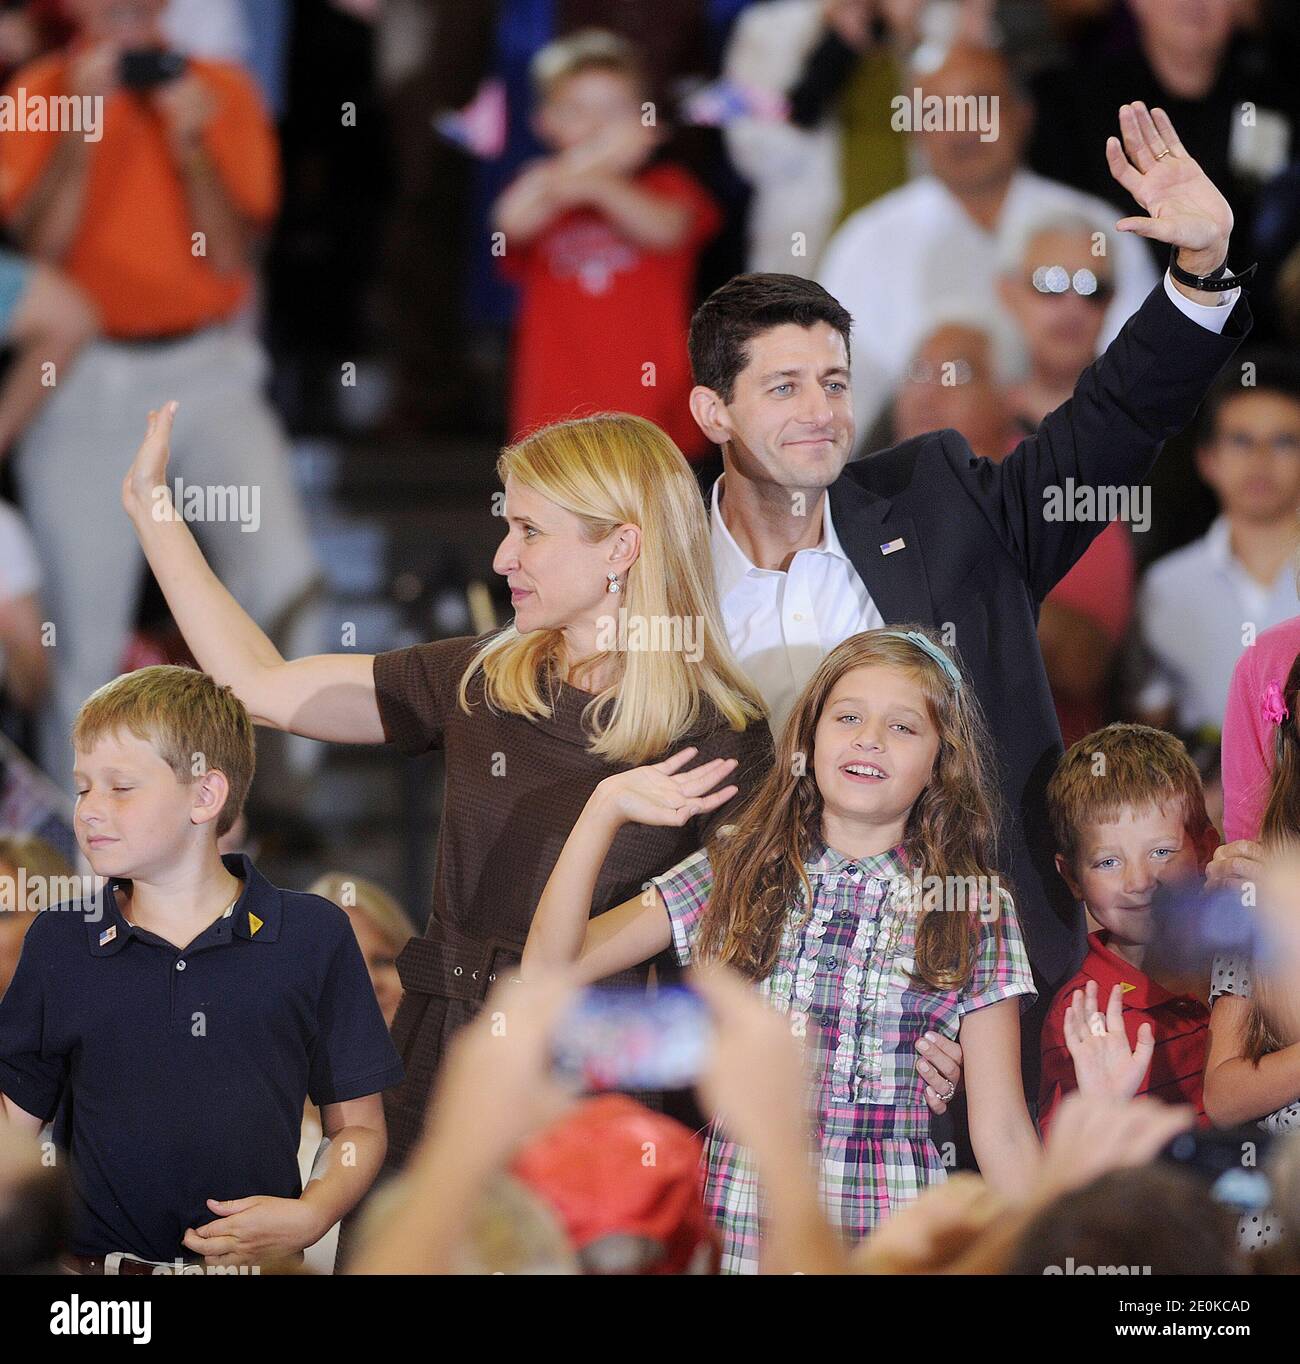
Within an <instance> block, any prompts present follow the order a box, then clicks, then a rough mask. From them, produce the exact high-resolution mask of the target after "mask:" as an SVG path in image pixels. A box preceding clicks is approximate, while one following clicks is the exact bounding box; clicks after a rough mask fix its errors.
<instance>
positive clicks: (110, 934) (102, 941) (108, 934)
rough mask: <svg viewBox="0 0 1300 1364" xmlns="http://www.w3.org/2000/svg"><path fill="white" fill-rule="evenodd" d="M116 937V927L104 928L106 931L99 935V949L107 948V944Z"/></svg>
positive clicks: (114, 925)
mask: <svg viewBox="0 0 1300 1364" xmlns="http://www.w3.org/2000/svg"><path fill="white" fill-rule="evenodd" d="M116 937H117V925H116V924H113V926H112V927H111V928H106V929H105V930H104V931H103V932H102V933H101V934H100V935H99V945H100V946H101V947H107V946H108V944H109V943H111V942H112V941H113V939H114V938H116Z"/></svg>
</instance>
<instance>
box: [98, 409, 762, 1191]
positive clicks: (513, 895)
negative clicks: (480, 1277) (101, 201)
mask: <svg viewBox="0 0 1300 1364" xmlns="http://www.w3.org/2000/svg"><path fill="white" fill-rule="evenodd" d="M175 410H176V404H175V403H169V404H168V405H167V406H166V407H165V408H164V409H163V410H162V411H161V412H158V413H151V414H150V417H149V429H148V433H147V435H146V437H145V440H144V443H143V444H142V445H141V447H140V451H139V453H138V454H137V456H136V459H135V463H134V464H133V465H132V467H131V469H130V471H129V472H128V474H127V476H126V479H125V481H124V483H123V489H122V496H123V503H124V505H125V507H126V510H127V513H128V514H129V515H130V517H131V519H132V521H133V523H134V525H135V528H136V533H137V535H138V536H139V538H140V543H141V545H142V546H143V548H144V552H145V554H146V556H147V557H148V560H149V564H150V566H151V568H152V569H153V572H154V576H155V577H156V578H157V580H158V582H159V584H160V586H161V587H162V590H163V592H164V594H165V595H166V598H167V602H168V605H169V606H170V607H171V610H172V614H173V616H174V617H175V619H176V621H177V624H178V625H179V626H180V628H181V630H182V632H183V633H184V636H185V640H186V642H187V644H188V645H189V647H190V650H191V651H192V653H193V654H194V657H195V658H196V659H197V660H198V662H199V664H200V666H201V667H203V668H205V669H206V670H207V671H208V672H210V673H211V674H212V675H213V676H214V677H216V678H217V679H218V680H219V681H221V682H224V683H227V684H229V685H230V687H232V688H233V690H234V691H235V694H236V695H237V696H238V697H239V698H240V700H242V701H243V702H244V704H245V705H246V706H247V707H248V709H249V711H250V712H251V714H252V715H253V717H254V719H255V720H256V721H257V722H258V723H260V724H263V725H268V726H271V727H273V728H275V729H281V730H287V731H290V732H292V733H294V734H303V735H307V736H309V737H311V738H316V739H324V740H328V741H331V742H334V743H373V744H379V743H391V744H394V745H396V746H397V747H398V748H399V749H401V750H402V751H403V752H404V753H408V754H418V753H424V752H427V751H429V750H431V749H439V748H440V749H442V750H443V752H444V755H445V760H446V790H445V796H444V800H443V812H442V828H441V831H440V835H439V843H438V857H437V865H436V869H435V873H434V886H433V907H432V912H431V915H430V918H429V924H428V928H427V930H426V932H425V934H424V936H423V937H420V938H416V939H413V940H412V941H411V942H410V943H409V944H408V945H407V946H406V948H405V949H404V950H403V952H402V953H401V955H400V957H399V958H398V962H397V969H398V972H399V974H400V976H401V979H402V985H403V987H404V994H403V997H402V1002H401V1005H400V1006H399V1008H398V1011H397V1016H396V1018H395V1020H394V1023H393V1038H394V1040H395V1042H396V1043H397V1046H398V1050H399V1051H400V1052H401V1054H402V1058H403V1061H404V1063H405V1066H406V1078H405V1081H404V1083H403V1084H402V1085H401V1086H399V1087H397V1088H395V1089H392V1090H389V1091H388V1092H387V1094H386V1095H385V1101H386V1103H385V1107H386V1112H387V1118H388V1135H389V1160H390V1164H400V1163H401V1162H403V1161H404V1160H405V1157H406V1154H407V1152H408V1151H409V1150H410V1148H411V1146H412V1145H413V1143H414V1142H415V1139H416V1137H417V1136H418V1134H419V1131H420V1127H421V1125H422V1122H423V1117H424V1109H425V1105H426V1100H427V1098H428V1094H429V1090H430V1086H431V1084H432V1081H433V1076H434V1072H435V1071H436V1069H437V1066H438V1063H439V1060H440V1058H441V1056H442V1054H443V1050H444V1047H445V1044H446V1041H447V1039H448V1038H449V1037H450V1036H451V1035H452V1034H453V1033H454V1032H455V1031H456V1029H457V1028H459V1027H460V1026H461V1025H462V1024H463V1023H465V1022H466V1021H467V1020H468V1019H469V1018H471V1017H472V1016H473V1015H474V1014H475V1013H476V1012H477V1010H478V1008H479V1006H480V1004H481V1003H482V1000H483V997H484V994H485V992H486V991H487V989H488V987H489V985H490V984H491V982H492V981H493V980H494V979H495V978H496V977H497V976H498V975H501V974H503V973H511V972H513V971H514V970H515V968H516V966H517V963H518V961H519V958H520V956H521V955H522V951H523V942H524V939H525V938H526V936H527V933H528V926H529V923H530V922H531V919H532V914H533V909H534V907H535V906H536V904H537V901H538V900H539V899H540V897H541V893H542V889H543V887H544V886H545V885H546V882H547V878H548V877H549V875H550V872H551V868H552V866H553V865H554V863H555V859H556V858H557V857H558V856H559V853H560V849H561V848H562V847H563V846H564V842H565V839H566V838H567V837H568V835H569V831H570V829H571V828H572V826H573V824H574V822H575V821H576V819H577V817H578V815H579V813H580V812H581V810H582V809H583V806H584V805H585V804H586V802H587V799H588V797H590V795H591V793H592V792H593V791H594V790H595V788H596V786H597V784H598V783H599V782H601V781H602V780H603V779H604V778H605V777H607V776H611V775H613V774H614V773H616V772H621V771H626V770H628V769H630V768H633V767H640V766H643V765H645V764H647V763H654V762H657V761H662V760H664V759H666V758H667V757H668V755H669V754H672V753H676V752H678V751H679V750H680V749H682V748H683V747H687V748H690V749H691V750H692V751H693V761H694V762H695V763H696V764H697V767H696V769H695V775H692V774H690V773H687V774H680V775H678V776H677V777H675V778H673V781H674V783H675V785H676V786H677V787H678V789H679V791H680V807H679V814H680V820H681V822H680V825H679V826H678V827H675V828H672V827H655V828H650V827H642V826H636V825H628V826H627V827H626V828H625V829H624V830H622V831H621V832H620V834H619V836H618V838H617V839H615V841H614V843H613V846H612V847H611V848H610V851H609V856H608V857H607V858H606V859H605V863H604V866H603V867H602V868H601V871H600V875H599V877H598V879H597V883H596V886H595V888H594V893H593V895H592V905H593V907H599V908H603V907H604V906H606V905H610V904H618V903H621V902H622V901H624V900H625V899H627V898H628V897H629V896H631V895H634V894H637V893H639V892H640V891H641V890H642V888H643V886H644V885H645V884H646V883H647V882H648V881H649V880H650V878H651V877H653V876H656V875H658V874H659V873H661V872H664V871H666V870H667V869H668V868H669V867H671V866H673V865H674V864H675V863H676V862H679V861H680V860H681V859H682V858H683V857H685V856H686V855H687V853H689V852H692V851H693V850H694V849H696V848H697V847H699V846H701V844H702V843H703V842H704V841H705V840H706V839H707V838H708V836H709V835H710V833H712V832H713V831H714V830H715V829H716V828H717V827H718V826H719V825H721V824H723V823H725V822H726V820H727V817H728V815H729V813H730V811H731V809H732V805H733V800H732V799H731V798H733V797H735V796H736V795H737V794H738V793H741V792H744V793H747V792H748V791H749V790H750V788H751V787H752V786H753V785H754V784H755V783H756V781H757V779H758V778H760V777H761V776H763V775H764V774H765V773H766V770H767V768H768V766H769V765H770V763H771V755H772V740H771V734H770V732H769V730H768V726H767V722H766V720H765V719H764V718H763V709H762V702H761V701H760V700H759V698H758V696H757V693H756V692H755V691H754V689H753V687H752V686H751V684H750V683H749V682H748V681H747V680H746V678H745V677H744V675H743V674H742V673H741V672H740V671H739V669H738V668H737V666H736V664H735V662H734V660H733V658H732V656H731V653H730V650H729V647H728V644H727V635H726V631H725V630H724V628H723V626H722V623H721V620H720V617H719V612H718V605H717V601H716V598H715V595H714V587H713V571H712V565H711V561H710V557H709V531H708V522H707V519H706V517H705V512H704V508H703V505H702V503H701V501H700V496H699V492H698V490H697V487H696V484H695V480H694V478H693V476H692V474H691V472H690V468H689V466H688V465H687V463H686V461H685V459H684V458H683V457H682V454H681V452H680V451H679V450H678V449H677V447H676V446H675V445H674V444H673V443H672V441H671V440H669V439H668V437H667V436H666V435H665V434H664V433H663V432H662V431H660V430H659V428H658V427H656V426H655V425H653V423H651V422H648V421H645V420H643V419H641V418H638V417H630V416H627V415H625V414H620V413H607V414H602V415H598V416H594V417H584V418H580V419H577V420H574V421H566V422H558V423H556V424H554V425H552V426H547V427H543V428H541V429H540V430H538V431H535V432H533V433H532V434H531V435H529V436H528V437H527V438H525V439H524V440H521V441H520V442H518V443H517V444H515V445H513V446H510V447H508V448H507V449H506V450H505V451H504V452H503V453H502V455H501V458H500V461H499V464H498V472H499V473H500V476H501V479H502V482H503V483H504V485H505V506H504V512H505V523H506V531H505V535H504V537H503V539H502V541H501V545H500V547H499V549H498V550H497V553H496V559H495V563H494V567H495V568H496V571H497V572H498V573H500V574H502V575H503V576H504V577H505V578H506V580H507V582H508V583H509V586H510V594H511V600H512V602H513V604H514V608H515V619H514V623H513V624H511V625H509V626H507V627H506V628H505V629H504V630H501V631H498V632H495V633H492V634H490V635H487V636H484V637H481V638H478V639H472V638H464V639H448V640H439V641H436V642H435V643H431V644H419V645H415V646H413V647H411V648H406V649H396V650H393V651H391V652H389V653H384V654H379V655H375V656H367V655H359V654H328V655H320V656H317V657H314V658H301V659H293V660H285V659H284V658H282V657H281V656H280V654H279V653H278V652H277V651H276V649H275V647H274V646H273V645H272V643H271V642H270V640H269V639H267V637H266V635H265V634H263V633H262V631H261V629H260V628H259V627H258V626H257V625H256V624H255V623H254V622H253V621H252V619H251V618H250V617H249V616H248V615H247V613H246V612H245V611H244V610H243V609H242V608H241V607H240V605H239V604H238V602H236V601H235V600H234V598H233V597H231V595H230V594H229V593H228V592H227V591H226V589H225V588H224V587H222V585H221V583H220V582H218V580H217V579H216V577H215V576H214V575H213V573H212V570H211V569H210V568H209V567H208V565H207V563H206V562H205V561H204V559H203V556H202V554H201V553H200V551H199V548H198V545H197V544H196V543H195V541H194V538H193V536H192V535H191V534H190V532H189V529H188V528H187V526H186V525H185V522H184V521H183V520H181V519H179V518H173V517H172V516H169V515H166V514H160V513H159V512H158V511H157V510H156V509H157V508H158V507H159V506H162V507H163V508H164V509H165V508H166V507H167V506H168V505H169V504H168V496H169V495H168V492H167V489H166V484H165V475H166V466H167V453H168V440H169V437H170V433H171V427H172V421H173V418H174V416H175ZM723 777H725V783H726V784H725V785H723V786H722V787H720V788H719V787H718V783H719V781H720V779H722V778H723ZM705 791H711V792H713V795H712V796H711V797H710V798H708V799H700V797H701V796H702V795H703V793H704V792H705ZM722 792H725V793H726V797H727V798H726V799H724V801H723V802H722V803H721V804H719V803H718V800H717V799H716V798H717V797H718V796H719V795H721V793H722Z"/></svg>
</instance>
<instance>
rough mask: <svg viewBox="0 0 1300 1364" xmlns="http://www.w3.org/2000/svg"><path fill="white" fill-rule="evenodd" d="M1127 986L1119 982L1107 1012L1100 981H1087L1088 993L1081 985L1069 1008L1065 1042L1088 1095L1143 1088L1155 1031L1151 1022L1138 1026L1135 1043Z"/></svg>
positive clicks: (1121, 1095)
mask: <svg viewBox="0 0 1300 1364" xmlns="http://www.w3.org/2000/svg"><path fill="white" fill-rule="evenodd" d="M1122 996H1123V990H1122V989H1121V987H1120V986H1118V985H1116V986H1115V988H1114V989H1113V990H1112V991H1111V992H1110V1002H1109V1003H1108V1004H1107V1006H1106V1012H1105V1013H1104V1014H1103V1013H1102V1012H1101V1010H1100V1009H1099V1007H1098V1004H1097V982H1096V981H1095V980H1090V981H1089V982H1088V988H1087V993H1086V995H1085V993H1084V991H1083V990H1076V991H1075V992H1074V998H1073V999H1071V1001H1070V1006H1069V1008H1068V1009H1066V1011H1065V1045H1066V1046H1067V1047H1068V1048H1069V1051H1070V1055H1071V1056H1072V1057H1073V1058H1074V1073H1075V1077H1076V1079H1077V1080H1078V1082H1079V1088H1080V1090H1082V1091H1083V1092H1084V1093H1085V1094H1109V1095H1111V1096H1113V1097H1114V1098H1117V1099H1131V1098H1132V1097H1133V1096H1134V1095H1135V1094H1136V1093H1137V1092H1138V1090H1139V1089H1141V1087H1142V1081H1143V1080H1144V1079H1145V1078H1146V1073H1147V1069H1148V1068H1149V1067H1150V1065H1151V1056H1152V1053H1153V1052H1154V1051H1155V1046H1156V1044H1155V1034H1154V1032H1152V1029H1151V1024H1150V1023H1143V1024H1142V1026H1141V1027H1140V1028H1139V1029H1138V1040H1137V1046H1136V1047H1135V1048H1130V1047H1129V1044H1128V1034H1127V1033H1126V1032H1125V1031H1124V1004H1123V1001H1122Z"/></svg>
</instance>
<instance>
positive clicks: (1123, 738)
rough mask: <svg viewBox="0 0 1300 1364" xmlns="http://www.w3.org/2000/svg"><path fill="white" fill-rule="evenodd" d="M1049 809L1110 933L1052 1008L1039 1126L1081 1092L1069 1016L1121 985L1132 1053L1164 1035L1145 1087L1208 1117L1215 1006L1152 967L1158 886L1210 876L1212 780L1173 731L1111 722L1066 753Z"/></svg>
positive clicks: (1063, 850)
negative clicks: (1075, 1001)
mask: <svg viewBox="0 0 1300 1364" xmlns="http://www.w3.org/2000/svg"><path fill="white" fill-rule="evenodd" d="M1047 805H1048V813H1049V814H1050V816H1051V820H1052V828H1053V831H1054V833H1055V835H1056V846H1057V849H1058V851H1057V854H1056V867H1057V870H1058V871H1059V872H1060V873H1061V875H1062V877H1064V879H1065V883H1066V885H1068V886H1069V887H1070V893H1071V894H1072V895H1073V896H1074V897H1075V899H1076V900H1080V901H1082V902H1083V905H1084V907H1085V908H1086V909H1087V911H1088V914H1089V916H1090V917H1091V919H1092V920H1094V921H1095V922H1096V923H1098V924H1100V926H1101V927H1100V928H1099V929H1098V931H1096V932H1094V933H1090V934H1089V935H1088V955H1087V957H1086V958H1085V959H1084V962H1083V965H1082V967H1081V968H1080V969H1079V972H1078V974H1077V975H1076V976H1075V977H1074V978H1073V979H1072V980H1070V981H1067V982H1066V984H1065V986H1064V987H1063V988H1062V990H1061V991H1060V992H1059V993H1058V994H1057V996H1056V998H1055V999H1054V1000H1053V1001H1052V1007H1051V1009H1050V1010H1049V1012H1048V1015H1047V1020H1046V1022H1045V1023H1044V1024H1043V1033H1042V1062H1043V1064H1042V1079H1041V1085H1040V1090H1039V1100H1038V1122H1039V1127H1040V1129H1041V1130H1042V1131H1043V1132H1044V1133H1046V1131H1047V1127H1048V1125H1049V1123H1050V1122H1051V1119H1052V1115H1053V1113H1054V1111H1055V1109H1056V1106H1057V1104H1058V1103H1060V1101H1061V1099H1062V1098H1063V1097H1064V1096H1065V1095H1066V1094H1068V1093H1069V1092H1070V1091H1071V1090H1072V1089H1074V1088H1076V1082H1075V1075H1074V1062H1073V1061H1072V1060H1071V1058H1070V1053H1069V1051H1068V1050H1067V1048H1066V1044H1065V1029H1064V1019H1065V1011H1066V1009H1067V1008H1068V1007H1069V1004H1070V1000H1071V999H1072V998H1073V996H1074V992H1075V991H1076V990H1082V989H1085V988H1086V986H1087V984H1088V982H1089V981H1090V980H1091V981H1095V982H1096V983H1097V997H1098V1000H1099V1003H1100V1007H1101V1008H1102V1009H1104V1008H1105V1007H1106V1002H1107V1000H1108V999H1109V998H1110V995H1111V991H1112V990H1113V989H1114V987H1115V986H1116V985H1118V986H1119V987H1120V989H1121V990H1122V992H1123V994H1122V1000H1123V1006H1124V1026H1125V1030H1126V1032H1127V1034H1128V1040H1129V1045H1130V1046H1134V1047H1135V1046H1136V1045H1137V1041H1138V1031H1139V1029H1140V1028H1141V1027H1142V1026H1143V1024H1149V1025H1150V1028H1151V1031H1152V1033H1153V1034H1154V1040H1155V1052H1154V1054H1153V1056H1152V1060H1151V1066H1150V1069H1149V1070H1148V1071H1147V1075H1146V1078H1145V1079H1144V1081H1143V1083H1142V1087H1141V1089H1140V1090H1139V1091H1138V1092H1139V1093H1141V1094H1154V1095H1155V1096H1156V1097H1157V1098H1161V1099H1166V1100H1168V1101H1169V1102H1171V1103H1187V1104H1191V1105H1192V1106H1193V1107H1194V1108H1195V1109H1196V1112H1197V1115H1198V1117H1199V1118H1200V1120H1201V1121H1204V1118H1205V1109H1204V1106H1203V1104H1202V1101H1201V1077H1202V1073H1203V1070H1204V1066H1205V1053H1206V1048H1207V1046H1208V1043H1209V1033H1208V1031H1207V1029H1208V1026H1209V1020H1210V1014H1209V1009H1208V1008H1207V1007H1206V1003H1205V1001H1204V1000H1202V999H1195V998H1192V997H1191V996H1190V995H1185V994H1175V993H1173V992H1171V991H1170V990H1168V989H1166V988H1165V986H1164V985H1162V984H1161V982H1160V981H1159V980H1156V979H1153V978H1152V977H1151V976H1149V975H1147V974H1146V972H1145V971H1144V970H1143V969H1142V966H1143V959H1144V957H1145V955H1146V952H1147V948H1148V946H1149V944H1150V942H1151V938H1152V933H1153V927H1154V925H1153V922H1152V915H1151V903H1152V898H1153V896H1154V894H1155V890H1156V887H1157V886H1159V885H1162V884H1168V883H1170V882H1174V881H1178V880H1185V879H1192V878H1195V877H1198V876H1200V875H1202V874H1203V873H1204V871H1205V864H1206V863H1207V862H1208V861H1209V860H1210V857H1211V856H1212V855H1213V853H1214V849H1215V848H1216V847H1217V846H1218V844H1219V834H1218V831H1217V830H1216V829H1215V828H1214V826H1213V825H1212V824H1211V823H1210V816H1209V813H1208V812H1207V810H1206V808H1205V792H1204V790H1203V789H1202V787H1201V778H1200V774H1199V773H1198V772H1197V770H1196V767H1195V765H1194V764H1193V763H1192V760H1191V758H1190V757H1188V755H1187V750H1186V749H1185V748H1184V747H1183V745H1182V744H1181V743H1180V742H1179V740H1177V739H1176V738H1174V736H1173V735H1172V734H1168V733H1166V732H1165V731H1164V730H1159V729H1151V728H1150V727H1149V726H1147V725H1128V724H1116V725H1107V726H1106V727H1105V728H1104V729H1099V730H1096V731H1094V732H1093V733H1092V734H1089V735H1086V736H1085V737H1084V738H1082V739H1080V740H1079V741H1078V742H1077V743H1076V744H1073V745H1072V746H1071V747H1070V748H1069V749H1068V750H1067V751H1066V753H1065V756H1064V757H1062V759H1061V761H1060V763H1059V764H1058V765H1057V768H1056V772H1055V773H1054V774H1053V776H1052V780H1051V782H1050V783H1049V784H1048V787H1047Z"/></svg>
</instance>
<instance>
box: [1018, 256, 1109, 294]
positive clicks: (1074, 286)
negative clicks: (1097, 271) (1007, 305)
mask: <svg viewBox="0 0 1300 1364" xmlns="http://www.w3.org/2000/svg"><path fill="white" fill-rule="evenodd" d="M1029 282H1030V284H1032V285H1033V287H1034V288H1035V289H1037V290H1038V292H1039V293H1040V294H1048V295H1056V296H1057V297H1059V296H1060V295H1062V294H1068V293H1070V292H1071V291H1073V292H1074V293H1076V294H1078V295H1079V297H1080V298H1086V299H1087V300H1088V302H1089V303H1097V304H1104V303H1109V302H1110V300H1111V299H1112V298H1114V296H1115V286H1114V285H1113V284H1111V283H1110V282H1109V281H1108V280H1104V279H1098V278H1097V276H1096V275H1094V274H1093V273H1092V271H1091V270H1088V269H1083V270H1076V271H1075V272H1074V274H1073V275H1071V274H1070V272H1069V271H1068V270H1067V269H1066V268H1065V266H1063V265H1040V266H1039V267H1038V269H1037V270H1035V271H1034V273H1033V275H1032V276H1031V277H1030V280H1029Z"/></svg>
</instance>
